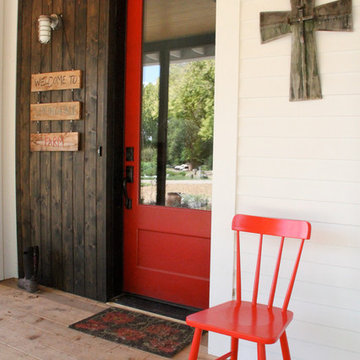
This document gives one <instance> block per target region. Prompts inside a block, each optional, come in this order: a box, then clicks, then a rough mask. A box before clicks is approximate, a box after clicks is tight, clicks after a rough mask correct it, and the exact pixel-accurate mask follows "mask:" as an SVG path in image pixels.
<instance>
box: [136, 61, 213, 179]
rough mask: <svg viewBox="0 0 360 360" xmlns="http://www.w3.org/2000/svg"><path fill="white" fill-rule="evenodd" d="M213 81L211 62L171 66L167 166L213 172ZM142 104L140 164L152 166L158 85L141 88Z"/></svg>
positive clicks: (157, 111)
mask: <svg viewBox="0 0 360 360" xmlns="http://www.w3.org/2000/svg"><path fill="white" fill-rule="evenodd" d="M214 77H215V62H214V60H199V61H192V62H186V63H180V64H171V66H170V78H169V109H168V156H167V158H168V164H170V165H172V166H174V165H177V164H182V163H190V164H191V165H192V166H193V167H194V168H196V167H198V166H200V165H205V166H206V167H207V168H208V169H211V168H212V147H213V122H214ZM142 102H143V106H142V109H143V110H142V133H141V141H142V160H143V161H146V162H154V157H156V155H154V154H153V153H152V152H156V142H157V123H158V113H159V81H157V83H156V84H152V83H149V84H147V85H145V86H144V87H143V98H142ZM155 161H156V160H155ZM144 171H145V170H144ZM146 172H147V173H148V172H149V170H148V169H147V170H146ZM142 174H143V170H142Z"/></svg>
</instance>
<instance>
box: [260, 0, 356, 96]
mask: <svg viewBox="0 0 360 360" xmlns="http://www.w3.org/2000/svg"><path fill="white" fill-rule="evenodd" d="M290 1H291V11H268V12H262V13H260V31H261V41H262V43H267V42H269V41H272V40H275V39H278V38H279V37H281V36H284V35H286V34H289V33H292V50H291V75H290V79H291V82H290V100H292V101H293V100H308V99H321V97H322V94H321V86H320V76H319V69H318V65H317V56H316V43H315V31H318V30H326V31H352V28H353V24H352V1H351V0H337V1H333V2H330V3H326V4H323V5H320V6H315V0H290Z"/></svg>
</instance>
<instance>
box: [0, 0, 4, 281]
mask: <svg viewBox="0 0 360 360" xmlns="http://www.w3.org/2000/svg"><path fill="white" fill-rule="evenodd" d="M3 24H4V0H0V150H1V151H0V280H3V279H4V239H3V216H2V204H3V200H2V193H3V184H2V171H3V170H2V157H3V155H2V135H1V134H2V133H3V129H2V120H1V119H2V86H1V84H2V71H3Z"/></svg>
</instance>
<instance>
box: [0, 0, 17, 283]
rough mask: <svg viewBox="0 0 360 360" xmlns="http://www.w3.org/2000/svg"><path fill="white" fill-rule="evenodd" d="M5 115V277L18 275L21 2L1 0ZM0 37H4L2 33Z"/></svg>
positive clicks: (3, 223)
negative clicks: (19, 41) (17, 148)
mask: <svg viewBox="0 0 360 360" xmlns="http://www.w3.org/2000/svg"><path fill="white" fill-rule="evenodd" d="M0 4H2V5H3V11H2V12H1V13H2V14H3V27H2V31H3V37H2V38H3V54H2V81H0V84H1V85H0V86H1V88H0V89H1V90H0V93H1V97H2V116H1V133H0V134H1V135H0V136H1V140H0V141H1V144H0V146H1V157H2V159H1V177H2V184H1V185H0V186H1V189H2V202H1V203H2V205H1V206H2V239H3V240H2V241H3V254H4V260H3V267H4V274H3V276H4V278H10V277H17V276H18V270H17V269H18V267H17V235H16V185H15V184H16V180H15V171H16V170H15V169H16V157H15V153H16V148H15V128H16V50H17V17H18V2H17V1H13V0H2V1H1V2H0ZM0 38H1V36H0Z"/></svg>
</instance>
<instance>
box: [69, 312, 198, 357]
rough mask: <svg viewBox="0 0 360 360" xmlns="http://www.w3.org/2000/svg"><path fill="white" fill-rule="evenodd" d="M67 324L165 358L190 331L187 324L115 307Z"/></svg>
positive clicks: (188, 338)
mask: <svg viewBox="0 0 360 360" xmlns="http://www.w3.org/2000/svg"><path fill="white" fill-rule="evenodd" d="M69 327H70V328H72V329H75V330H79V331H82V332H84V333H87V334H90V335H94V336H98V337H101V338H103V339H106V340H110V341H114V342H117V343H120V344H124V345H127V346H131V347H134V348H137V349H140V350H143V351H147V352H151V353H153V354H157V355H160V356H164V357H168V358H171V357H173V356H174V355H175V354H177V353H178V352H179V351H180V350H182V349H184V348H185V347H186V346H187V345H189V344H190V343H191V340H192V336H193V334H194V330H193V329H192V328H191V327H189V326H187V325H184V324H180V323H177V322H174V321H169V320H164V319H160V318H157V317H154V316H148V315H145V314H142V313H138V312H133V311H128V310H124V309H118V308H109V309H106V310H104V311H102V312H100V313H98V314H95V315H93V316H91V317H89V318H87V319H84V320H81V321H79V322H77V323H74V324H72V325H70V326H69Z"/></svg>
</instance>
